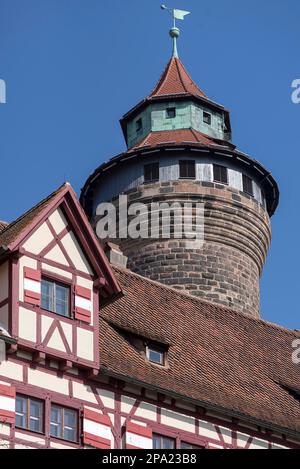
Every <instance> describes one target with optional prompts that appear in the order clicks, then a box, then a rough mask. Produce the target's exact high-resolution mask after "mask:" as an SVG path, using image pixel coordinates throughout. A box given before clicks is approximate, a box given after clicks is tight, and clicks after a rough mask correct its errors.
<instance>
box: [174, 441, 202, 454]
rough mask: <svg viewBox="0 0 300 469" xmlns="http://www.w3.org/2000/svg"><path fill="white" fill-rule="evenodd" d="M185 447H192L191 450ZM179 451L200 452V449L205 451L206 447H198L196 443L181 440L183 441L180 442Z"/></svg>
mask: <svg viewBox="0 0 300 469" xmlns="http://www.w3.org/2000/svg"><path fill="white" fill-rule="evenodd" d="M183 445H187V446H190V448H184V447H183ZM178 449H183V450H187V451H188V450H193V449H195V450H198V449H205V446H204V445H200V444H199V445H197V444H196V443H190V442H188V441H186V440H181V441H180V448H178Z"/></svg>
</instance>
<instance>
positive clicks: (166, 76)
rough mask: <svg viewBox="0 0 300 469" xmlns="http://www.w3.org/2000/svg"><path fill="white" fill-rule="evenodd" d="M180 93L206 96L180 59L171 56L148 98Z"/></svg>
mask: <svg viewBox="0 0 300 469" xmlns="http://www.w3.org/2000/svg"><path fill="white" fill-rule="evenodd" d="M182 94H190V95H193V96H198V97H200V98H206V95H205V93H203V91H202V90H200V88H199V87H198V86H197V85H196V83H195V82H194V81H193V80H192V78H191V77H190V75H189V74H188V72H187V70H186V68H185V67H184V65H183V63H182V62H181V60H180V59H177V58H175V57H172V58H171V59H170V61H169V63H168V64H167V66H166V68H165V70H164V72H163V74H162V76H161V78H160V79H159V81H158V83H157V85H156V87H155V89H154V90H153V91H152V93H151V94H150V96H149V97H148V99H151V98H156V97H162V96H169V95H182Z"/></svg>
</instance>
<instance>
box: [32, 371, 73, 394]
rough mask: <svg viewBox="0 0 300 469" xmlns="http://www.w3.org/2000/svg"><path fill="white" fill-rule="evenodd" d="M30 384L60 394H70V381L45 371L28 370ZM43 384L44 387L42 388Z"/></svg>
mask: <svg viewBox="0 0 300 469" xmlns="http://www.w3.org/2000/svg"><path fill="white" fill-rule="evenodd" d="M28 383H29V384H32V385H34V386H38V387H43V388H44V389H49V390H50V391H55V392H57V393H60V394H66V395H68V394H69V381H68V380H67V379H65V378H59V377H57V376H55V375H50V374H49V373H44V372H43V371H39V370H33V369H31V368H29V369H28ZM41 384H42V385H43V386H41Z"/></svg>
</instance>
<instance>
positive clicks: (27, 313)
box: [19, 307, 37, 342]
mask: <svg viewBox="0 0 300 469" xmlns="http://www.w3.org/2000/svg"><path fill="white" fill-rule="evenodd" d="M36 321H37V317H36V313H35V312H34V311H31V310H29V309H25V308H22V307H20V308H19V337H20V338H21V339H25V340H29V341H30V342H36Z"/></svg>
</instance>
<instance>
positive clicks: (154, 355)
mask: <svg viewBox="0 0 300 469" xmlns="http://www.w3.org/2000/svg"><path fill="white" fill-rule="evenodd" d="M146 356H147V359H148V360H149V362H151V363H156V364H157V365H161V366H164V365H165V351H164V350H163V349H162V348H161V347H159V346H156V345H147V347H146Z"/></svg>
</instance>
